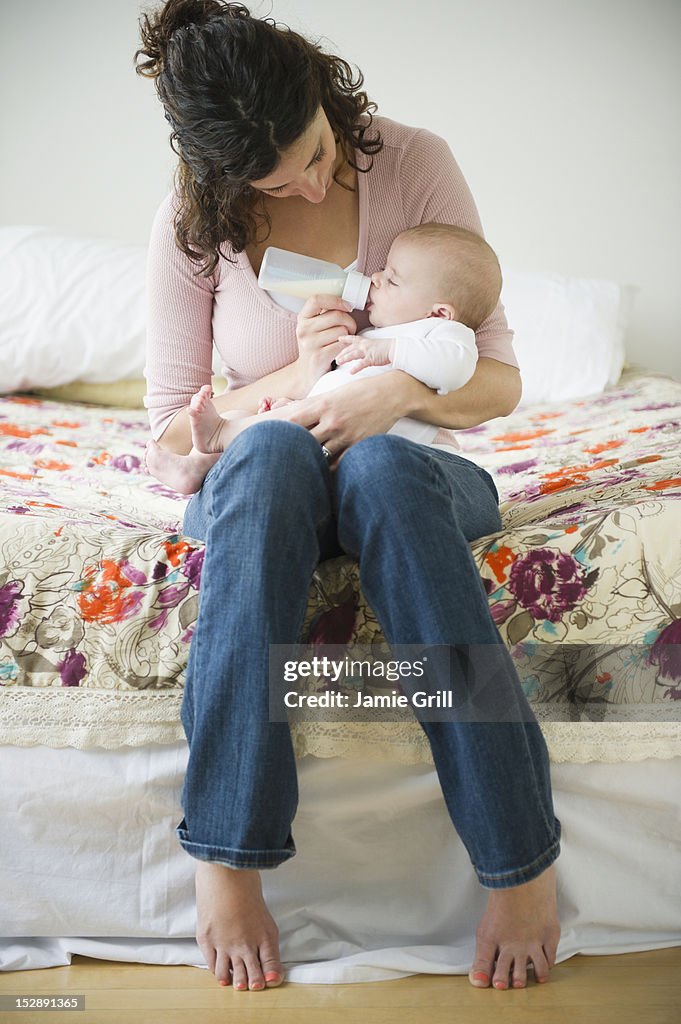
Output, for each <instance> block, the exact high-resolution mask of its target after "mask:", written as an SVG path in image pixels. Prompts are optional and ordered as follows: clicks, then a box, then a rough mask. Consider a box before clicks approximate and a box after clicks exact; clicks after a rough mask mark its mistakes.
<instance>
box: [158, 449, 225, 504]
mask: <svg viewBox="0 0 681 1024" xmlns="http://www.w3.org/2000/svg"><path fill="white" fill-rule="evenodd" d="M219 458H220V456H219V454H218V455H202V454H201V453H200V452H197V451H192V452H191V453H190V454H189V455H176V454H175V452H167V451H165V449H164V448H161V446H160V445H159V444H157V443H156V441H148V442H147V449H146V453H145V458H144V462H145V465H146V467H147V469H148V471H149V472H150V473H151V475H152V476H155V477H156V479H157V480H160V481H161V483H162V484H166V486H167V487H172V488H173V490H174V491H177V492H178V494H194V492H195V491H198V490H200V488H201V484H202V483H203V480H204V477H205V475H206V473H207V472H208V470H209V469H210V467H211V466H213V465H214V464H215V462H216V461H217V460H218V459H219Z"/></svg>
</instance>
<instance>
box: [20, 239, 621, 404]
mask: <svg viewBox="0 0 681 1024" xmlns="http://www.w3.org/2000/svg"><path fill="white" fill-rule="evenodd" d="M146 258H147V246H146V245H135V244H130V243H126V242H119V241H116V240H115V239H110V238H97V237H78V236H69V235H65V234H63V233H62V232H60V231H59V230H58V229H56V228H49V227H5V228H0V393H2V392H9V391H17V390H20V389H30V388H49V387H57V386H59V385H62V384H68V383H71V382H72V381H76V380H77V381H85V382H88V383H109V382H113V381H120V380H133V379H139V378H141V377H142V373H143V369H144V363H145V321H146V294H145V287H146ZM501 297H502V301H503V303H504V305H505V307H506V315H507V317H508V322H509V325H510V326H511V327H512V328H513V330H514V331H515V339H514V348H515V351H516V355H517V357H518V362H519V363H520V370H521V374H522V378H523V398H522V403H521V404H522V405H531V404H534V403H535V402H550V401H560V400H562V399H570V398H578V397H582V396H584V395H590V394H596V393H599V392H601V391H602V390H603V388H604V387H606V385H607V384H609V383H615V382H616V381H617V379H618V378H619V375H620V372H621V370H622V364H623V362H624V340H623V339H624V328H625V326H626V322H627V319H628V316H629V313H630V310H631V305H632V298H633V289H631V288H622V287H620V286H619V285H617V284H615V283H614V282H613V281H601V280H588V279H583V278H572V277H561V276H559V275H558V274H549V273H535V272H531V271H514V270H504V287H503V291H502V295H501ZM214 356H215V358H214V361H213V369H214V372H216V373H217V372H219V365H220V360H219V358H218V357H217V354H216V353H214Z"/></svg>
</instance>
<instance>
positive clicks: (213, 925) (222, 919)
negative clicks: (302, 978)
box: [196, 861, 284, 991]
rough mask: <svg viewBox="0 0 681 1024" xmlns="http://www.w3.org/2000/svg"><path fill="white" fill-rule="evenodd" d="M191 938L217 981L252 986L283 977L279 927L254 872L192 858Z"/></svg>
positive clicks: (268, 984) (241, 987)
mask: <svg viewBox="0 0 681 1024" xmlns="http://www.w3.org/2000/svg"><path fill="white" fill-rule="evenodd" d="M196 941H197V942H198V944H199V948H200V949H201V952H202V953H203V955H204V957H205V958H206V963H207V964H208V967H209V969H210V970H211V971H212V972H213V973H214V974H215V977H216V978H217V980H218V982H219V983H220V984H221V985H228V984H229V983H230V980H231V983H232V985H233V986H234V988H235V989H238V990H243V991H246V990H248V989H251V991H256V990H257V989H263V988H266V987H267V988H273V987H275V986H277V985H280V984H281V982H282V981H283V980H284V968H283V966H282V963H281V960H280V959H279V931H278V929H277V926H276V924H275V923H274V919H273V917H272V915H271V914H270V912H269V910H268V909H267V906H266V904H265V901H264V899H263V895H262V887H261V884H260V873H259V872H258V871H251V870H242V869H235V868H228V867H226V866H225V865H223V864H214V863H209V862H208V861H198V863H197V868H196Z"/></svg>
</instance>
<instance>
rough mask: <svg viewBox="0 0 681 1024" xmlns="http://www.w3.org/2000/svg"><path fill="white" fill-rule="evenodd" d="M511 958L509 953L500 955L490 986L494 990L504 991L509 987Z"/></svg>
mask: <svg viewBox="0 0 681 1024" xmlns="http://www.w3.org/2000/svg"><path fill="white" fill-rule="evenodd" d="M512 965H513V957H512V956H511V954H509V953H500V954H499V959H498V960H497V965H496V967H495V969H494V977H493V978H492V985H493V987H494V988H498V989H505V988H508V987H509V978H510V976H511V967H512Z"/></svg>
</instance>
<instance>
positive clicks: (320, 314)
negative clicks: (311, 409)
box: [296, 295, 357, 394]
mask: <svg viewBox="0 0 681 1024" xmlns="http://www.w3.org/2000/svg"><path fill="white" fill-rule="evenodd" d="M350 308H351V306H350V304H349V303H348V302H344V301H343V299H341V298H339V297H338V296H337V295H312V296H310V298H309V299H308V300H307V302H306V303H305V305H304V306H303V308H302V309H301V311H300V313H299V314H298V323H297V326H296V337H297V339H298V353H299V354H298V359H297V360H296V369H297V372H298V375H299V383H300V393H301V394H307V392H308V391H309V390H310V388H311V387H312V385H313V384H315V383H316V382H317V381H318V380H319V378H320V377H321V376H322V375H323V374H325V373H326V372H327V370H330V369H331V363H332V362H333V360H334V359H335V358H336V356H337V355H338V354H339V352H341V351H342V349H343V348H344V347H345V343H344V342H343V343H341V342H339V341H338V338H339V336H340V335H344V336H347V335H348V334H351V335H354V334H355V332H356V331H357V324H356V323H355V321H354V320H353V318H352V317H351V316H350V313H349V310H350Z"/></svg>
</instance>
